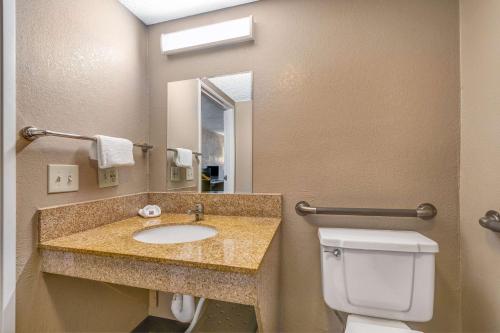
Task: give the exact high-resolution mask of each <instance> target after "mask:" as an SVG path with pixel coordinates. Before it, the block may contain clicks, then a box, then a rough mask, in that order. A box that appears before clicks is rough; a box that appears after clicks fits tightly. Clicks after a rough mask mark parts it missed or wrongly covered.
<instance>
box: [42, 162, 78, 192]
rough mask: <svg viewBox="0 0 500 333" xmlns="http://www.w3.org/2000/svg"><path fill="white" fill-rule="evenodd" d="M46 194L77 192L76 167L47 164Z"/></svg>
mask: <svg viewBox="0 0 500 333" xmlns="http://www.w3.org/2000/svg"><path fill="white" fill-rule="evenodd" d="M47 171H48V182H47V187H48V188H47V192H48V193H61V192H75V191H78V188H79V182H78V178H79V175H78V165H66V164H49V165H48V168H47Z"/></svg>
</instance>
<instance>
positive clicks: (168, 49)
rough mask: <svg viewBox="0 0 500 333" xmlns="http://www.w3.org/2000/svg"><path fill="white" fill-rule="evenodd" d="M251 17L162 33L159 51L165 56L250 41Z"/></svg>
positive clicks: (251, 36)
mask: <svg viewBox="0 0 500 333" xmlns="http://www.w3.org/2000/svg"><path fill="white" fill-rule="evenodd" d="M253 39H254V36H253V16H247V17H243V18H239V19H235V20H229V21H224V22H219V23H215V24H210V25H204V26H201V27H196V28H191V29H187V30H180V31H176V32H169V33H164V34H162V35H161V51H162V53H164V54H166V55H171V54H177V53H181V52H186V51H192V50H199V49H204V48H209V47H215V46H220V45H228V44H235V43H242V42H247V41H252V40H253Z"/></svg>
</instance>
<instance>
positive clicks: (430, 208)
mask: <svg viewBox="0 0 500 333" xmlns="http://www.w3.org/2000/svg"><path fill="white" fill-rule="evenodd" d="M295 211H296V212H297V214H299V215H301V216H305V215H310V214H324V215H357V216H390V217H418V218H420V219H422V220H430V219H432V218H434V217H435V216H436V215H437V209H436V207H434V205H432V204H430V203H423V204H420V205H418V206H417V208H416V209H385V208H335V207H311V206H310V205H309V203H307V202H306V201H300V202H298V203H297V204H296V205H295Z"/></svg>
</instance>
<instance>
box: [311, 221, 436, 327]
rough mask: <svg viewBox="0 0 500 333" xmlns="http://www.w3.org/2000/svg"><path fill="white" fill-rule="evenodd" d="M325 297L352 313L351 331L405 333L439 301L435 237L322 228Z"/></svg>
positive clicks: (427, 317) (333, 305)
mask: <svg viewBox="0 0 500 333" xmlns="http://www.w3.org/2000/svg"><path fill="white" fill-rule="evenodd" d="M318 235H319V240H320V244H321V273H322V285H323V297H324V300H325V302H326V304H327V305H328V306H329V307H330V308H332V309H334V310H338V311H342V312H346V313H348V314H350V315H349V316H348V320H347V323H346V330H345V332H346V333H403V332H406V333H408V332H416V331H412V330H411V329H410V328H409V327H408V326H407V325H406V324H404V323H403V321H414V322H425V321H429V320H431V318H432V313H433V306H434V255H435V253H437V252H438V251H439V248H438V244H437V243H436V242H434V241H433V240H431V239H429V238H427V237H425V236H423V235H421V234H419V233H417V232H414V231H393V230H365V229H334V228H320V229H319V230H318Z"/></svg>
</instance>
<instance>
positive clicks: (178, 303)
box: [171, 294, 205, 333]
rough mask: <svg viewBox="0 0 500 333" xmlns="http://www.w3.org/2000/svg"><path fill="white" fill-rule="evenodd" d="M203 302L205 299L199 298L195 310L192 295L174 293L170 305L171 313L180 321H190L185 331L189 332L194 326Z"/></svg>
mask: <svg viewBox="0 0 500 333" xmlns="http://www.w3.org/2000/svg"><path fill="white" fill-rule="evenodd" d="M204 303H205V299H204V298H200V300H199V301H198V305H197V306H196V310H195V306H194V296H191V295H183V294H174V297H173V298H172V306H171V310H172V314H173V315H174V317H175V319H177V320H178V321H180V322H182V323H191V324H190V325H189V327H188V328H187V330H186V333H191V331H192V330H193V328H194V327H195V325H196V323H197V322H198V319H199V317H200V313H201V310H202V308H203V304H204Z"/></svg>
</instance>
